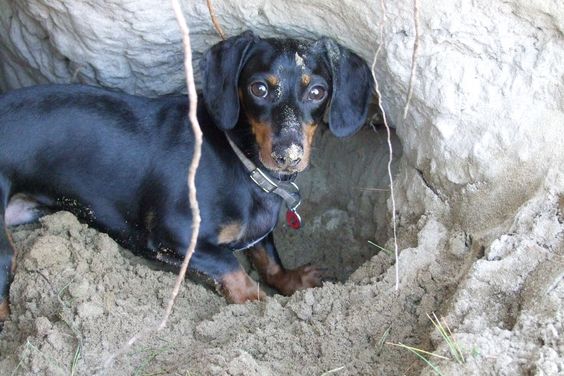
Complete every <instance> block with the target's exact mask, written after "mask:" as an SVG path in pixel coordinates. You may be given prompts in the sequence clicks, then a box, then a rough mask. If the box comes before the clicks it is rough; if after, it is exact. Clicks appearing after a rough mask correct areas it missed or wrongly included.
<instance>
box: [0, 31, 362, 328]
mask: <svg viewBox="0 0 564 376" xmlns="http://www.w3.org/2000/svg"><path fill="white" fill-rule="evenodd" d="M201 68H202V73H203V87H202V98H201V99H202V100H201V101H200V103H201V105H200V106H199V108H198V118H199V121H200V124H201V126H202V128H203V129H202V130H203V133H204V145H203V151H202V153H203V155H202V159H201V163H200V167H199V170H198V174H197V177H196V185H197V190H198V201H199V204H200V209H201V214H202V224H201V229H200V235H199V238H198V243H197V247H196V251H195V253H194V256H193V258H192V260H191V262H190V267H191V269H193V270H194V271H197V272H199V273H202V274H205V275H206V276H208V277H210V278H212V279H213V280H214V281H215V283H216V286H218V289H219V291H220V292H221V293H222V294H223V295H224V296H225V297H226V298H227V299H228V300H229V301H231V302H237V303H239V302H245V301H247V300H254V299H258V298H261V297H262V296H263V295H264V293H263V292H261V291H260V289H259V288H258V286H257V284H256V283H255V282H254V281H253V280H252V279H251V278H250V277H249V276H248V275H247V274H246V273H245V271H244V270H243V269H242V268H241V266H240V265H239V263H238V261H237V259H236V258H235V256H234V254H233V250H234V249H246V248H248V249H249V251H248V254H249V255H250V256H251V259H252V261H253V263H254V265H255V266H256V268H257V269H258V271H259V272H260V274H261V277H262V278H263V279H264V280H265V282H266V283H267V284H269V285H271V286H273V287H274V288H276V289H277V290H279V291H280V292H281V293H283V294H286V295H289V294H292V293H293V292H294V291H296V290H298V289H301V288H307V287H312V286H318V285H319V284H320V279H321V273H320V271H319V270H318V269H316V268H313V267H310V266H303V267H300V268H297V269H294V270H288V269H285V268H284V267H283V266H282V264H281V262H280V258H279V256H278V253H277V251H276V248H275V247H274V243H273V239H272V230H273V228H274V226H275V225H276V222H277V219H278V213H279V211H280V208H281V206H282V204H283V203H284V202H286V204H287V205H288V207H289V208H290V214H292V213H291V212H292V210H291V209H295V206H296V205H297V199H296V192H295V190H292V189H293V188H292V186H293V185H292V184H291V182H292V180H293V178H294V177H295V175H296V173H297V172H299V171H302V170H303V169H304V168H306V166H307V165H308V161H309V157H310V153H311V143H312V140H313V135H314V132H315V130H316V127H317V126H318V124H320V123H322V122H323V121H324V116H326V117H325V119H327V122H328V124H329V128H330V129H331V131H332V132H333V133H334V134H335V135H336V136H338V137H344V136H348V135H351V134H353V133H354V132H356V131H357V130H358V129H359V128H360V127H361V126H362V124H363V123H364V121H365V118H366V113H367V106H368V103H369V101H370V97H371V94H372V93H371V90H372V85H371V82H372V80H371V76H370V71H369V69H368V67H367V65H366V63H365V62H364V61H363V60H362V59H361V58H360V57H358V56H357V55H355V54H354V53H352V52H351V51H349V50H347V49H346V48H343V47H341V46H339V45H338V44H336V43H335V42H333V41H332V40H330V39H321V40H318V41H316V42H310V43H305V42H299V41H296V40H292V39H261V38H259V37H257V36H255V35H253V34H252V33H251V32H246V33H243V34H241V35H239V36H237V37H233V38H230V39H228V40H226V41H224V42H221V43H219V44H217V45H215V46H214V47H212V48H211V49H210V50H209V51H208V52H207V53H206V55H205V56H204V58H203V60H202V64H201ZM192 150H193V136H192V133H191V128H190V126H189V124H188V119H187V98H186V97H185V96H178V97H161V98H156V99H149V98H142V97H135V96H130V95H126V94H121V93H117V92H113V91H109V90H105V89H100V88H95V87H89V86H81V85H50V86H37V87H31V88H26V89H21V90H17V91H13V92H10V93H7V94H5V95H3V96H1V97H0V214H1V215H0V225H1V226H2V228H3V229H4V230H5V229H6V227H7V226H10V225H15V224H19V223H24V222H28V221H31V220H34V219H36V217H37V214H36V213H37V209H38V208H39V207H48V208H52V209H55V210H57V209H66V210H70V211H73V212H75V213H76V214H77V215H79V216H80V217H82V219H83V220H85V221H87V222H88V223H90V224H91V225H93V226H95V227H96V228H98V229H100V230H101V231H104V232H107V233H108V234H109V235H110V236H112V237H113V238H114V239H115V240H117V241H118V242H119V243H120V244H122V245H123V246H125V247H128V248H130V249H132V250H134V251H136V252H140V253H142V254H144V255H146V256H148V257H153V258H156V259H160V260H164V261H166V262H169V263H172V264H175V263H178V262H179V261H181V260H182V258H183V255H184V252H185V250H186V248H187V245H188V242H189V237H190V232H191V213H190V208H189V204H188V199H187V197H188V195H187V187H186V173H187V167H188V164H189V163H190V161H191V158H192ZM255 167H258V169H260V170H261V171H258V170H254V168H255ZM249 170H252V171H249ZM76 203H80V205H79V206H77V205H76ZM293 220H296V218H293ZM4 230H3V231H0V319H3V318H5V317H6V315H7V314H8V312H9V310H8V302H7V296H8V287H9V281H10V278H11V274H12V272H13V268H14V259H15V258H14V255H15V253H14V252H15V251H14V250H13V246H12V244H11V242H10V239H9V235H8V234H7V233H6V231H4Z"/></svg>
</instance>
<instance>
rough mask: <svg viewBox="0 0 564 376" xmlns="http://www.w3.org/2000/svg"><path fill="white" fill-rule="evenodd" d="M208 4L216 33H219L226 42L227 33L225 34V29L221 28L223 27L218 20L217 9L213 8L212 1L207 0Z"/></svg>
mask: <svg viewBox="0 0 564 376" xmlns="http://www.w3.org/2000/svg"><path fill="white" fill-rule="evenodd" d="M207 3H208V10H209V11H210V17H211V20H212V23H213V27H215V31H217V33H218V34H219V36H220V37H221V39H223V40H225V33H224V32H223V29H222V28H221V25H220V24H219V21H218V20H217V16H216V14H215V9H214V7H213V4H212V2H211V0H207Z"/></svg>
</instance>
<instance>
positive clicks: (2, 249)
mask: <svg viewBox="0 0 564 376" xmlns="http://www.w3.org/2000/svg"><path fill="white" fill-rule="evenodd" d="M0 178H1V177H0ZM7 202H8V186H7V184H3V183H2V181H1V180H0V322H2V321H5V320H6V319H7V318H8V315H9V314H10V308H9V306H8V293H9V289H10V280H11V278H12V274H13V272H14V268H15V259H16V257H15V249H14V247H13V245H12V242H11V241H10V238H9V235H8V233H7V228H6V223H5V221H4V212H5V210H6V206H7Z"/></svg>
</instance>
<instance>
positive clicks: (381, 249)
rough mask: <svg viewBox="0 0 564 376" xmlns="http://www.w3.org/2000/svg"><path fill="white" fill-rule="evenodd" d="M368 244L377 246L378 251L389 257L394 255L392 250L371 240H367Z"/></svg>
mask: <svg viewBox="0 0 564 376" xmlns="http://www.w3.org/2000/svg"><path fill="white" fill-rule="evenodd" d="M368 244H370V245H373V246H374V247H376V248H378V249H379V250H380V251H382V252H384V253H385V254H387V255H388V256H389V257H392V256H393V255H394V253H393V252H392V251H390V250H389V249H386V248H384V247H382V246H379V245H378V244H376V243H374V242H373V241H370V240H369V241H368Z"/></svg>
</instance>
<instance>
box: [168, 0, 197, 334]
mask: <svg viewBox="0 0 564 376" xmlns="http://www.w3.org/2000/svg"><path fill="white" fill-rule="evenodd" d="M171 2H172V8H173V9H174V14H175V15H176V21H177V22H178V26H179V27H180V30H181V31H182V40H183V42H184V69H185V70H186V87H187V89H188V100H189V103H190V108H189V110H188V118H189V119H190V123H191V124H192V131H193V132H194V155H193V156H192V163H191V164H190V169H189V170H188V198H189V200H190V209H192V238H191V239H190V245H189V246H188V249H187V250H186V255H185V256H184V260H183V261H182V267H181V268H180V273H178V277H177V278H176V283H175V285H174V289H173V290H172V294H171V296H170V300H169V301H168V306H167V307H166V311H165V315H164V317H163V320H162V321H161V325H160V326H159V330H161V329H163V328H164V327H165V326H166V323H167V321H168V317H169V316H170V313H171V312H172V307H173V306H174V301H175V300H176V296H177V295H178V291H179V290H180V286H181V285H182V282H184V277H185V275H186V270H187V269H188V263H189V262H190V258H192V254H194V250H195V249H196V242H197V241H198V234H199V232H200V222H202V218H201V217H200V207H199V205H198V200H197V198H196V170H197V169H198V165H199V164H200V158H201V156H202V129H201V128H200V123H199V122H198V117H197V109H198V94H197V93H196V84H195V83H194V69H193V68H192V46H191V45H190V29H189V28H188V23H187V22H186V19H185V18H184V15H183V14H182V9H181V8H180V4H179V2H178V0H171Z"/></svg>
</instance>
